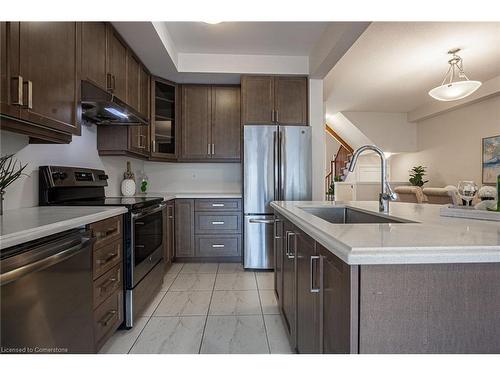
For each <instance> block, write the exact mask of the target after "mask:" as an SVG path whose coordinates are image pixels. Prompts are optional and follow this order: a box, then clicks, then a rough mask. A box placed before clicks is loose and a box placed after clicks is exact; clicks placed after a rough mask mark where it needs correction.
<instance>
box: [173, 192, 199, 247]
mask: <svg viewBox="0 0 500 375" xmlns="http://www.w3.org/2000/svg"><path fill="white" fill-rule="evenodd" d="M194 255H195V241H194V200H193V199H176V200H175V256H176V257H194Z"/></svg>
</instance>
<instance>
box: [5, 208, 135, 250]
mask: <svg viewBox="0 0 500 375" xmlns="http://www.w3.org/2000/svg"><path fill="white" fill-rule="evenodd" d="M126 212H127V209H126V208H125V207H75V206H71V207H69V206H64V207H63V206H61V207H58V206H51V207H28V208H19V209H15V210H7V211H4V213H3V215H2V216H0V249H4V248H7V247H10V246H14V245H19V244H22V243H25V242H28V241H32V240H36V239H38V238H42V237H45V236H50V235H52V234H55V233H59V232H64V231H65V230H69V229H73V228H77V227H79V226H82V225H86V224H89V223H93V222H96V221H100V220H104V219H107V218H109V217H113V216H117V215H121V214H124V213H126Z"/></svg>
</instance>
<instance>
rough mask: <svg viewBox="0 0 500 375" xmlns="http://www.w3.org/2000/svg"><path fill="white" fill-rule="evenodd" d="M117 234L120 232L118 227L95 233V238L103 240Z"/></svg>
mask: <svg viewBox="0 0 500 375" xmlns="http://www.w3.org/2000/svg"><path fill="white" fill-rule="evenodd" d="M116 232H118V227H114V228H111V229H106V230H104V231H100V232H95V237H96V239H98V240H100V239H103V238H105V237H108V236H111V235H112V234H115V233H116Z"/></svg>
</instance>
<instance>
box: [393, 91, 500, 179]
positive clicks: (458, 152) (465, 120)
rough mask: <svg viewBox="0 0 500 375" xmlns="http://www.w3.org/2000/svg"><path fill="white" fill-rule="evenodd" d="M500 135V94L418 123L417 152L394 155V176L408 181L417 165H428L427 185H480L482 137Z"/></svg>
mask: <svg viewBox="0 0 500 375" xmlns="http://www.w3.org/2000/svg"><path fill="white" fill-rule="evenodd" d="M495 135H500V96H496V97H493V98H490V99H486V100H484V101H481V102H478V103H474V104H470V105H467V106H465V107H460V108H458V109H456V110H454V111H451V112H446V113H443V114H441V115H439V116H436V117H432V118H429V119H427V120H423V121H420V122H418V123H417V144H418V150H419V151H418V152H415V153H408V154H400V155H393V156H392V158H391V159H392V160H391V166H392V173H393V178H394V179H397V180H403V181H404V180H407V179H408V170H410V169H411V168H412V167H413V166H415V165H424V166H427V167H428V169H427V172H428V176H427V178H428V179H429V180H430V181H429V183H428V184H427V185H426V186H445V185H449V184H453V185H456V184H457V182H458V181H460V180H474V181H475V182H476V183H478V184H481V148H482V138H485V137H490V136H495Z"/></svg>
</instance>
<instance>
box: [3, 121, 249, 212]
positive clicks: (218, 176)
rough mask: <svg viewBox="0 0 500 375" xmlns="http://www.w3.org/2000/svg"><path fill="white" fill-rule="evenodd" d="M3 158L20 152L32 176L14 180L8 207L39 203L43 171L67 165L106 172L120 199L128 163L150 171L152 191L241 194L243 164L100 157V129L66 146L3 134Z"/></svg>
mask: <svg viewBox="0 0 500 375" xmlns="http://www.w3.org/2000/svg"><path fill="white" fill-rule="evenodd" d="M0 137H1V143H0V144H1V150H0V153H1V155H5V154H12V153H13V154H15V157H16V158H17V159H18V160H19V161H21V162H22V163H23V164H24V163H28V167H27V168H26V169H25V173H26V174H27V176H26V177H23V178H21V179H20V180H18V181H16V182H14V183H13V184H12V185H10V186H9V187H8V188H7V192H6V194H5V201H4V207H5V209H12V208H19V207H32V206H36V205H38V167H39V166H41V165H67V166H79V167H86V168H97V169H104V170H105V171H106V173H107V174H108V176H109V180H108V185H109V186H108V187H107V188H106V195H107V196H117V195H120V184H121V181H122V179H123V172H124V171H125V169H126V162H127V160H130V161H131V162H132V170H133V172H134V173H135V174H136V176H137V175H138V173H139V171H141V170H142V169H143V168H144V171H145V172H146V174H147V175H148V177H149V178H150V181H151V184H152V185H151V191H153V190H155V191H157V192H158V191H169V192H200V191H206V192H240V191H241V172H240V164H189V163H185V164H181V163H178V164H177V163H155V162H144V161H141V160H137V159H133V158H126V157H121V156H106V157H100V156H99V155H98V153H97V128H96V126H95V125H89V126H86V125H84V126H82V135H81V136H79V137H73V141H72V142H71V143H70V144H66V145H54V144H28V137H26V136H24V135H19V134H15V133H10V132H5V131H2V132H0Z"/></svg>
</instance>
